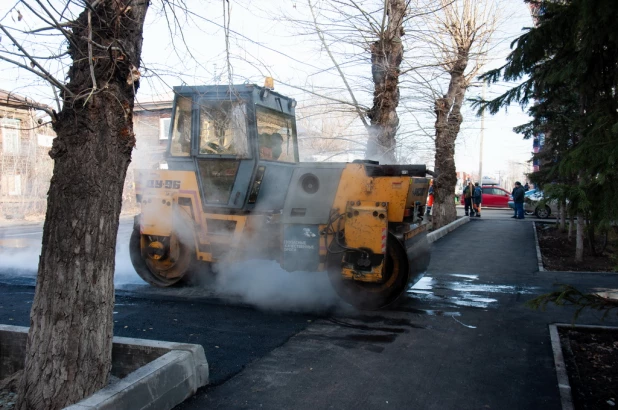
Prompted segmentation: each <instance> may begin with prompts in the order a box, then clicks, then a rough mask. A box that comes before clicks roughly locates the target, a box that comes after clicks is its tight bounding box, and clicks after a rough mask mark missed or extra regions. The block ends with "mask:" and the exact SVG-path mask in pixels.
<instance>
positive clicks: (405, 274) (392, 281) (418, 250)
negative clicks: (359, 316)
mask: <svg viewBox="0 0 618 410" xmlns="http://www.w3.org/2000/svg"><path fill="white" fill-rule="evenodd" d="M428 264H429V244H428V242H427V234H426V233H425V232H423V233H420V234H418V235H417V236H415V237H414V238H412V239H408V240H406V241H405V242H402V241H400V240H399V239H398V238H397V237H396V236H395V235H393V234H391V233H389V235H388V240H387V252H386V254H385V259H384V268H383V269H384V270H383V278H384V279H383V281H382V282H381V283H373V282H363V281H357V280H351V279H344V278H343V277H342V275H341V269H342V254H341V253H331V254H329V256H328V275H329V278H330V280H331V283H332V284H333V287H334V288H335V290H336V291H337V293H338V294H339V296H341V298H342V299H344V300H345V301H346V302H348V303H350V304H351V305H353V306H355V307H357V308H359V309H364V310H377V309H382V308H385V307H387V306H389V305H392V304H394V303H395V302H396V301H397V300H398V299H399V298H400V297H401V296H402V295H403V294H405V292H406V290H407V288H408V284H409V283H414V282H417V281H418V280H419V279H420V278H421V277H422V276H423V273H424V272H425V270H426V269H427V265H428Z"/></svg>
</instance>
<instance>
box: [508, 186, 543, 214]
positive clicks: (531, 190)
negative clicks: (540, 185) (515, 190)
mask: <svg viewBox="0 0 618 410" xmlns="http://www.w3.org/2000/svg"><path fill="white" fill-rule="evenodd" d="M537 191H538V189H529V190H528V191H526V193H525V194H524V201H525V200H526V199H525V198H528V197H529V196H530V195H534V194H535V193H536V192H537ZM509 208H511V209H515V202H513V195H509ZM524 208H525V207H524ZM524 211H525V209H524Z"/></svg>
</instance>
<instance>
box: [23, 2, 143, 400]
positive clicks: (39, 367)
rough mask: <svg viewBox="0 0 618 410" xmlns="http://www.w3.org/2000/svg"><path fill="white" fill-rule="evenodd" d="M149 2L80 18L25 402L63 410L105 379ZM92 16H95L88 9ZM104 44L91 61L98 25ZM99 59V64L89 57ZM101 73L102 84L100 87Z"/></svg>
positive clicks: (56, 154) (102, 6) (60, 119)
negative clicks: (124, 192)
mask: <svg viewBox="0 0 618 410" xmlns="http://www.w3.org/2000/svg"><path fill="white" fill-rule="evenodd" d="M147 7H148V2H147V1H138V0H114V1H102V2H100V3H99V4H98V5H97V6H96V7H95V11H93V12H89V11H84V12H83V13H82V14H81V15H80V16H79V18H78V19H77V20H76V22H75V26H74V27H73V28H72V30H73V33H72V35H71V40H72V45H70V47H69V52H70V54H71V57H72V59H73V65H72V66H71V68H70V70H69V80H70V81H69V83H68V84H67V86H66V87H67V89H68V90H70V91H71V92H72V93H73V95H71V94H70V93H65V94H64V95H63V99H64V106H63V108H62V111H61V112H60V113H59V114H58V115H57V118H56V119H55V121H54V129H55V131H56V134H57V137H56V138H55V140H54V144H53V147H52V149H51V151H50V156H51V157H52V158H53V159H54V175H53V177H52V180H51V184H50V188H49V194H48V201H47V214H46V218H45V225H44V227H43V244H42V249H41V257H40V261H39V270H38V276H37V284H36V290H35V296H34V302H33V305H32V311H31V316H30V331H29V333H28V343H27V351H26V361H25V371H24V373H23V377H22V379H21V383H20V386H19V391H18V408H19V409H21V410H25V409H58V408H63V407H65V406H67V405H69V404H72V403H75V402H76V401H79V400H80V399H82V398H84V397H87V396H89V395H91V394H92V393H94V392H95V391H97V390H98V389H100V388H101V387H103V386H105V384H106V383H107V379H108V376H109V372H110V369H111V348H112V331H113V320H112V313H113V305H114V285H113V277H114V256H115V247H116V234H117V231H118V218H119V215H120V208H121V203H122V189H123V183H124V178H125V175H126V170H127V166H128V165H129V162H130V161H131V150H132V148H133V146H134V145H135V137H134V134H133V126H132V112H133V100H134V93H135V90H136V89H137V86H138V84H137V83H136V82H135V80H136V78H135V76H136V75H137V68H138V67H139V62H140V55H141V44H142V30H143V23H144V17H145V14H146V10H147ZM89 14H90V16H89ZM89 20H91V21H92V23H91V27H92V40H93V42H95V43H97V44H100V45H104V46H110V49H109V50H102V49H100V48H99V47H96V48H94V49H93V50H91V51H90V52H91V53H93V59H92V60H90V59H89V58H88V55H89V50H88V40H87V39H88V37H89V35H90V30H89V28H88V27H89V23H88V21H89ZM89 61H92V67H91V66H90V64H89ZM93 77H94V78H95V79H96V90H93V88H94V87H93Z"/></svg>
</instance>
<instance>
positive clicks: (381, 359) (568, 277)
mask: <svg viewBox="0 0 618 410" xmlns="http://www.w3.org/2000/svg"><path fill="white" fill-rule="evenodd" d="M556 281H561V282H568V283H577V284H578V285H579V286H582V287H583V288H593V287H603V286H608V287H613V284H614V283H615V276H613V275H611V274H557V273H547V272H544V273H539V272H537V261H536V253H535V244H534V235H533V231H532V224H531V223H530V222H527V221H516V220H508V219H506V220H505V219H502V220H486V219H476V220H473V221H471V222H470V223H468V224H466V225H464V226H463V227H462V228H460V229H458V230H456V231H454V232H453V233H451V234H449V235H448V236H446V237H445V238H443V239H441V240H439V241H437V242H436V243H435V244H434V245H433V249H432V263H431V266H430V268H429V270H428V274H427V277H426V279H425V280H424V281H422V282H421V283H420V284H418V285H417V286H416V287H415V288H414V289H411V290H410V293H409V296H410V297H409V298H408V299H407V300H406V301H405V302H404V303H403V304H402V305H401V306H400V307H399V308H397V309H395V310H392V311H388V312H375V313H359V314H356V315H347V316H341V317H335V318H330V319H321V320H318V321H317V322H315V323H313V324H311V325H310V326H309V327H308V328H306V329H305V330H303V331H302V332H300V333H298V334H297V335H296V336H294V337H292V338H291V339H290V340H289V341H288V342H287V343H286V344H285V345H283V346H281V347H280V348H278V349H275V350H273V351H272V352H271V353H269V354H268V355H266V356H265V357H263V358H262V359H260V360H258V361H256V362H254V363H252V364H251V365H249V366H248V367H247V368H246V369H245V370H244V371H243V372H241V373H240V374H238V375H237V376H235V377H234V378H232V379H231V380H229V381H227V382H226V383H224V384H221V385H219V386H214V387H208V388H204V389H202V390H201V391H199V392H198V394H197V395H196V396H195V397H194V398H192V399H189V400H188V401H187V402H185V403H184V404H182V405H180V406H179V407H178V408H179V409H203V408H213V409H255V408H266V409H283V408H293V409H308V410H315V409H329V408H332V409H358V408H366V409H387V408H389V409H559V408H560V398H559V394H558V388H557V381H556V374H555V369H554V362H553V357H552V351H551V346H550V340H549V332H548V328H547V325H548V324H549V323H553V322H569V321H570V320H571V318H572V314H573V310H572V309H568V308H562V309H558V308H549V309H548V311H546V312H536V311H532V310H530V309H528V308H527V307H525V306H524V302H525V301H526V300H528V299H530V298H532V297H533V296H534V295H536V294H539V293H543V292H546V291H548V290H550V289H552V285H553V283H555V282H556ZM579 323H587V324H598V323H600V322H599V321H598V319H597V318H596V317H595V316H594V315H592V314H590V313H587V314H585V315H584V316H582V317H581V318H580V320H579ZM605 324H614V325H615V324H616V321H615V320H613V321H608V322H605Z"/></svg>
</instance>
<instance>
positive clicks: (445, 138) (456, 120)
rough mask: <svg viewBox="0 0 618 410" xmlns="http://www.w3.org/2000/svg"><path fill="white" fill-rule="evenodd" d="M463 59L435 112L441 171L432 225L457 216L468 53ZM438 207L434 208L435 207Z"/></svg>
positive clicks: (436, 184) (436, 182)
mask: <svg viewBox="0 0 618 410" xmlns="http://www.w3.org/2000/svg"><path fill="white" fill-rule="evenodd" d="M460 56H461V57H460V60H459V61H458V62H457V63H456V64H455V65H454V69H453V70H452V71H451V73H450V74H451V81H450V83H449V87H448V92H447V94H446V95H445V96H444V97H443V98H438V99H437V100H436V104H435V113H436V125H435V126H436V139H435V144H436V156H435V170H436V172H437V174H438V176H437V177H436V179H435V181H434V207H433V210H432V212H433V215H434V216H433V219H432V222H433V228H434V229H438V228H441V227H443V226H445V225H447V224H449V223H450V222H453V221H454V220H455V219H457V210H456V208H455V198H454V196H455V185H456V184H457V173H456V168H455V140H456V139H457V135H458V134H459V129H460V127H461V123H462V122H463V116H462V115H461V105H462V103H463V99H464V94H465V92H466V83H465V78H464V75H463V73H464V70H465V68H466V66H467V65H468V56H467V54H460ZM434 210H435V211H434Z"/></svg>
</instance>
